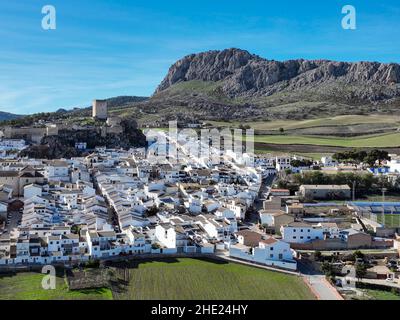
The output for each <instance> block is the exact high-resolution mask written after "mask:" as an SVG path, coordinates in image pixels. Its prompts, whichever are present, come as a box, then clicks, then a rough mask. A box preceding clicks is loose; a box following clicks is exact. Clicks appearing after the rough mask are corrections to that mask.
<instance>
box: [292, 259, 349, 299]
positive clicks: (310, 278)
mask: <svg viewBox="0 0 400 320" xmlns="http://www.w3.org/2000/svg"><path fill="white" fill-rule="evenodd" d="M297 267H298V269H299V271H300V273H301V275H302V276H303V277H304V279H305V280H306V282H307V283H308V284H309V285H310V287H311V289H312V290H313V292H314V294H316V295H317V296H318V299H319V300H343V298H342V296H341V295H340V294H339V292H338V291H337V290H336V288H335V287H333V286H332V285H331V284H330V283H329V282H328V281H327V280H326V278H325V276H324V275H323V274H321V273H318V272H317V271H315V270H314V269H313V268H312V267H311V266H310V265H308V264H305V263H303V262H300V261H298V262H297Z"/></svg>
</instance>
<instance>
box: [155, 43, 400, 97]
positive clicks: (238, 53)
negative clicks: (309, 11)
mask: <svg viewBox="0 0 400 320" xmlns="http://www.w3.org/2000/svg"><path fill="white" fill-rule="evenodd" d="M191 80H201V81H215V82H216V81H221V89H222V91H223V93H224V94H226V95H227V96H229V97H241V96H251V97H254V96H263V95H272V94H274V93H277V92H281V91H293V90H308V91H311V92H315V93H318V94H320V95H326V96H331V97H335V95H340V94H341V92H342V91H344V94H345V98H348V99H353V100H354V99H359V100H366V101H379V100H389V99H392V98H397V97H400V65H399V64H395V63H389V64H384V63H378V62H356V63H349V62H336V61H329V60H303V59H299V60H288V61H283V62H280V61H275V60H266V59H263V58H261V57H259V56H257V55H253V54H250V53H249V52H247V51H244V50H240V49H226V50H222V51H208V52H203V53H199V54H191V55H188V56H186V57H184V58H183V59H181V60H179V61H177V62H176V63H175V64H174V65H172V66H171V67H170V69H169V71H168V74H167V76H166V77H165V78H164V80H163V81H162V82H161V84H160V85H159V87H158V88H157V90H156V93H159V92H161V91H163V90H166V89H168V88H169V87H170V86H172V85H174V84H176V83H179V82H184V81H191ZM343 87H345V90H343Z"/></svg>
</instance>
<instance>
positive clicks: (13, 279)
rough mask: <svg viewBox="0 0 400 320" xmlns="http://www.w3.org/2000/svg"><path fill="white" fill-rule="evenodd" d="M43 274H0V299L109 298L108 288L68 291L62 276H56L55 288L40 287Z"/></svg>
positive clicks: (110, 294)
mask: <svg viewBox="0 0 400 320" xmlns="http://www.w3.org/2000/svg"><path fill="white" fill-rule="evenodd" d="M43 276H44V275H43V274H41V273H18V274H17V275H13V276H3V275H2V276H0V300H100V299H101V300H109V299H112V292H111V290H110V289H107V288H101V289H89V290H80V291H69V290H68V286H67V284H66V282H65V280H64V278H63V277H57V281H56V289H54V290H44V289H43V288H42V285H41V283H42V279H43Z"/></svg>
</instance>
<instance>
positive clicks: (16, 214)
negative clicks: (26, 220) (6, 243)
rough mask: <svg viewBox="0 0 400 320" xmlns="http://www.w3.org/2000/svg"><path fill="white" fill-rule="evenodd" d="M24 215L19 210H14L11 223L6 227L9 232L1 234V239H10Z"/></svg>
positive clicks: (11, 214)
mask: <svg viewBox="0 0 400 320" xmlns="http://www.w3.org/2000/svg"><path fill="white" fill-rule="evenodd" d="M21 217H22V213H20V212H18V211H12V212H11V213H10V223H7V224H6V229H7V230H8V231H7V233H4V234H2V235H1V236H0V238H1V239H8V238H10V236H12V235H13V233H14V232H15V231H16V228H17V227H18V220H20V219H21Z"/></svg>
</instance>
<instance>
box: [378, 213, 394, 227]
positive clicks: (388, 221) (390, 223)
mask: <svg viewBox="0 0 400 320" xmlns="http://www.w3.org/2000/svg"><path fill="white" fill-rule="evenodd" d="M376 219H377V221H378V222H379V223H382V215H380V214H377V215H376ZM385 226H386V227H389V228H391V227H400V214H385Z"/></svg>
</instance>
